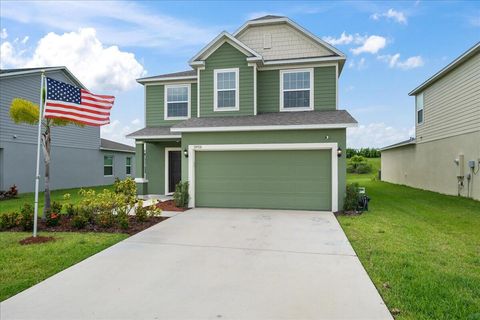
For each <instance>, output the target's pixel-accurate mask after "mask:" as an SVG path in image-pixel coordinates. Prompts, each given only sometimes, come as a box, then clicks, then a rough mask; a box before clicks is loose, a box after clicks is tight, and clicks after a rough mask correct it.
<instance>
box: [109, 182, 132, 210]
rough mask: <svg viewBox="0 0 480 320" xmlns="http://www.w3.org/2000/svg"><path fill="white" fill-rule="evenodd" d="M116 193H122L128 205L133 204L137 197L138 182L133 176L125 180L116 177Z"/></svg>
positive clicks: (114, 186)
mask: <svg viewBox="0 0 480 320" xmlns="http://www.w3.org/2000/svg"><path fill="white" fill-rule="evenodd" d="M113 188H114V190H115V193H116V194H121V195H123V196H124V199H125V203H126V204H127V205H130V206H131V205H133V204H134V203H135V201H136V199H137V184H136V183H135V180H133V179H132V178H127V179H125V180H120V179H118V178H117V179H115V183H114V185H113Z"/></svg>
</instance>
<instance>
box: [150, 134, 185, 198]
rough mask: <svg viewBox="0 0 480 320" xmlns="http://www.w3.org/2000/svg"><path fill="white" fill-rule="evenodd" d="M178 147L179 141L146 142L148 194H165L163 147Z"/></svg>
mask: <svg viewBox="0 0 480 320" xmlns="http://www.w3.org/2000/svg"><path fill="white" fill-rule="evenodd" d="M168 147H180V143H179V142H175V141H167V142H147V152H146V163H145V171H146V178H147V180H148V192H149V193H150V194H165V148H168Z"/></svg>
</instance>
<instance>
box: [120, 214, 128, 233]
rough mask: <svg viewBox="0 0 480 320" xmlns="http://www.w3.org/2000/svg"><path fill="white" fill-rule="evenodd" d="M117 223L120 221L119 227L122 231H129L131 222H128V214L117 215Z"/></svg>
mask: <svg viewBox="0 0 480 320" xmlns="http://www.w3.org/2000/svg"><path fill="white" fill-rule="evenodd" d="M117 221H118V225H119V226H120V228H122V229H124V230H125V229H128V227H129V221H128V215H127V214H124V213H122V214H118V215H117Z"/></svg>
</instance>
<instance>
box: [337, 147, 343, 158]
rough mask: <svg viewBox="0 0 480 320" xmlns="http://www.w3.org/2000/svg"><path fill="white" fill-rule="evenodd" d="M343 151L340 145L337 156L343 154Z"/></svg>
mask: <svg viewBox="0 0 480 320" xmlns="http://www.w3.org/2000/svg"><path fill="white" fill-rule="evenodd" d="M342 153H343V151H342V148H340V147H338V149H337V156H338V157H339V158H340V157H341V156H342Z"/></svg>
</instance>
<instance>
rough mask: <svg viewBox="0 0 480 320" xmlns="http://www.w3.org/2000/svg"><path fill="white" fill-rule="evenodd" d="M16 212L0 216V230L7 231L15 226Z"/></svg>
mask: <svg viewBox="0 0 480 320" xmlns="http://www.w3.org/2000/svg"><path fill="white" fill-rule="evenodd" d="M17 219H18V212H15V211H12V212H6V213H4V214H2V215H0V230H2V231H3V230H8V229H12V228H15V227H16V226H17Z"/></svg>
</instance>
